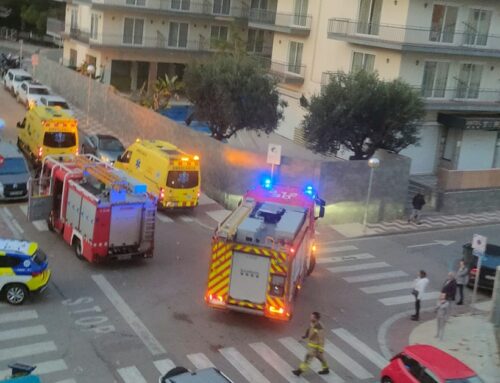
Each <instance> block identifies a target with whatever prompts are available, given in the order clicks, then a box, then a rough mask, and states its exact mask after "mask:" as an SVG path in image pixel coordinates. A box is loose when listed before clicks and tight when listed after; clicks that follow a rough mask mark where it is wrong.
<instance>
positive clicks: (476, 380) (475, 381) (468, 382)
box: [445, 375, 484, 383]
mask: <svg viewBox="0 0 500 383" xmlns="http://www.w3.org/2000/svg"><path fill="white" fill-rule="evenodd" d="M445 383H484V380H483V379H481V378H480V377H479V376H477V375H476V376H471V377H470V378H461V379H448V380H446V381H445Z"/></svg>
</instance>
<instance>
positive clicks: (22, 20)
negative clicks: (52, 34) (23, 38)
mask: <svg viewBox="0 0 500 383" xmlns="http://www.w3.org/2000/svg"><path fill="white" fill-rule="evenodd" d="M2 7H3V8H4V9H5V10H6V11H5V16H6V17H5V18H3V20H2V25H4V26H7V27H9V28H12V29H16V30H21V31H31V32H34V33H36V34H38V35H41V36H43V35H45V32H46V27H47V16H51V17H56V18H59V19H64V12H65V5H64V3H60V2H56V1H51V0H0V8H2Z"/></svg>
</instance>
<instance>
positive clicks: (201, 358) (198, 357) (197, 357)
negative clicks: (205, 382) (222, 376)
mask: <svg viewBox="0 0 500 383" xmlns="http://www.w3.org/2000/svg"><path fill="white" fill-rule="evenodd" d="M187 358H188V359H189V361H190V362H191V363H193V366H195V367H196V368H197V369H201V368H209V367H215V366H214V364H213V363H212V362H211V361H210V359H208V358H207V357H206V355H205V354H202V353H199V354H189V355H187Z"/></svg>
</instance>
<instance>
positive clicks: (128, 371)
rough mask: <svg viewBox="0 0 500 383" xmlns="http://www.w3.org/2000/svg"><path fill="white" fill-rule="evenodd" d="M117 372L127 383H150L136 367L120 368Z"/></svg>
mask: <svg viewBox="0 0 500 383" xmlns="http://www.w3.org/2000/svg"><path fill="white" fill-rule="evenodd" d="M117 371H118V374H120V376H121V378H122V379H123V381H124V382H125V383H148V382H147V381H146V379H144V376H142V374H141V372H140V371H139V370H138V369H137V367H135V366H132V367H124V368H119V369H118V370H117Z"/></svg>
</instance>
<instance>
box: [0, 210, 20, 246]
mask: <svg viewBox="0 0 500 383" xmlns="http://www.w3.org/2000/svg"><path fill="white" fill-rule="evenodd" d="M0 218H2V220H3V221H4V222H5V224H6V225H7V226H8V227H9V229H10V231H11V232H12V235H13V236H14V237H15V238H16V239H21V238H22V237H23V233H24V230H23V228H22V227H21V226H19V223H17V221H16V220H15V219H14V217H13V216H12V213H11V212H10V211H9V209H7V208H6V207H3V208H1V209H0Z"/></svg>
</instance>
